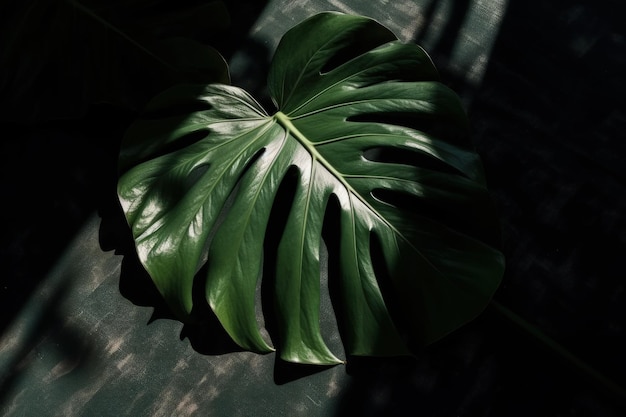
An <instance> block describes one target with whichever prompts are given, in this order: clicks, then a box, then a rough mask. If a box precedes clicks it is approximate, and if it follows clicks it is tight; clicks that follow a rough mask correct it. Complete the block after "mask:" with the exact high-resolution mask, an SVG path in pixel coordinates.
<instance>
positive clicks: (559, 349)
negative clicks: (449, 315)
mask: <svg viewBox="0 0 626 417" xmlns="http://www.w3.org/2000/svg"><path fill="white" fill-rule="evenodd" d="M490 307H491V308H492V309H493V310H494V311H496V312H497V313H499V314H501V315H502V316H504V317H505V318H507V319H508V320H510V321H511V322H513V323H514V324H515V325H517V326H518V327H519V328H521V329H522V330H524V331H525V332H526V333H528V334H530V335H531V336H533V337H534V338H535V339H536V340H538V341H539V342H541V343H542V344H543V345H545V346H546V347H547V348H548V349H550V350H551V351H552V352H553V353H555V354H556V355H558V356H559V357H561V358H562V359H564V360H565V361H566V362H567V363H569V364H570V365H572V366H573V367H574V368H576V370H578V371H579V372H581V373H582V374H583V375H586V376H587V377H589V378H590V379H591V380H592V381H593V382H594V383H596V384H597V385H599V386H600V387H602V388H604V389H606V390H607V391H608V392H609V393H610V394H611V395H613V396H614V397H615V398H616V399H617V400H618V402H619V404H620V406H621V407H626V390H625V389H624V388H623V387H621V386H620V385H618V384H616V383H615V382H613V381H612V380H610V379H609V378H607V377H606V376H605V375H603V374H602V373H600V372H599V371H598V370H596V369H595V368H593V367H592V366H590V365H589V364H588V363H586V362H584V361H583V360H582V359H580V358H579V357H577V356H576V355H574V354H573V353H572V352H570V351H569V350H567V349H566V348H565V347H564V346H562V345H560V344H559V343H557V342H556V341H555V340H554V339H552V338H550V337H549V336H547V335H546V334H545V333H543V332H542V331H541V330H540V329H538V328H537V327H536V326H533V325H532V324H531V323H529V322H528V321H526V320H524V319H523V318H522V317H520V316H519V315H517V314H516V313H514V312H513V311H511V310H509V309H508V308H507V307H505V306H503V305H502V304H500V303H498V302H497V301H495V300H492V301H491V303H490Z"/></svg>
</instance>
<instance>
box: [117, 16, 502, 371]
mask: <svg viewBox="0 0 626 417" xmlns="http://www.w3.org/2000/svg"><path fill="white" fill-rule="evenodd" d="M269 89H270V93H271V95H272V97H273V99H274V101H275V103H276V106H277V107H278V111H277V112H276V113H275V114H273V115H269V114H268V113H266V111H265V110H264V109H263V108H262V107H261V106H260V105H259V104H258V103H257V102H256V101H255V100H254V99H253V98H252V97H251V96H250V95H248V94H247V93H246V92H245V91H243V90H241V89H239V88H237V87H234V86H227V85H220V84H212V85H206V86H198V85H181V86H177V87H175V88H172V89H170V90H168V91H166V92H164V93H163V94H161V95H160V96H158V97H156V98H155V99H154V100H153V101H152V102H151V103H150V105H149V106H148V108H147V109H146V113H145V115H144V117H143V118H142V119H140V120H138V121H136V123H135V124H134V125H133V126H132V127H131V128H130V129H129V131H128V132H127V135H126V137H125V139H124V142H123V147H122V151H121V153H120V172H121V176H120V179H119V185H118V194H119V199H120V202H121V205H122V207H123V210H124V212H125V214H126V217H127V220H128V223H129V225H130V227H131V229H132V233H133V236H134V239H135V243H136V248H137V252H138V255H139V259H140V260H141V262H142V263H143V265H144V266H145V268H146V270H147V271H148V272H149V274H150V276H151V277H152V278H153V280H154V282H155V284H156V286H157V288H158V289H159V291H160V292H161V294H162V295H163V297H164V298H165V300H167V302H168V303H169V305H170V306H171V308H172V310H173V311H174V312H176V314H178V316H179V317H180V318H181V319H182V320H185V319H187V318H188V317H189V314H190V312H191V310H192V287H193V282H194V279H206V299H207V301H208V304H209V305H210V306H211V308H212V309H213V310H214V312H215V314H216V315H217V317H218V318H219V320H220V322H221V323H222V325H223V326H224V328H225V329H226V331H227V332H228V333H229V334H230V336H231V337H232V338H233V340H234V341H235V342H236V343H238V344H239V345H240V346H241V347H242V348H245V349H249V350H252V351H256V352H269V351H271V350H272V349H273V348H272V345H271V341H269V340H266V339H264V337H263V336H262V334H261V332H260V329H259V325H258V322H257V317H256V313H255V311H256V310H255V293H256V290H257V285H258V280H259V278H260V275H261V271H262V266H263V263H264V262H273V261H275V262H276V268H275V270H276V272H275V277H272V282H273V287H274V288H273V290H274V297H273V298H274V300H275V319H276V322H277V326H276V327H277V334H276V335H272V339H275V342H276V345H277V347H276V349H277V351H278V353H279V355H280V357H281V358H282V359H284V360H287V361H292V362H301V363H312V364H333V363H338V362H339V361H340V359H338V358H337V357H336V356H335V354H333V353H332V352H331V351H330V349H329V348H328V347H327V345H326V343H325V341H324V340H323V338H322V336H321V334H320V325H319V316H320V312H319V305H320V270H321V268H322V265H320V246H321V242H322V230H323V226H324V222H325V221H327V220H329V219H328V218H327V217H328V216H329V215H330V214H329V213H331V212H333V210H331V209H329V208H332V207H336V208H337V209H336V210H334V212H337V213H339V214H338V216H337V217H338V218H337V219H335V220H336V221H337V224H338V225H339V226H338V227H337V230H335V231H334V233H335V235H336V237H337V239H338V241H337V242H336V244H335V242H328V243H332V244H331V245H329V247H331V248H334V249H336V253H332V254H331V255H330V257H331V260H335V261H336V262H337V264H338V265H337V267H338V270H339V274H338V276H336V277H334V276H332V277H330V278H329V279H332V280H334V281H335V282H337V288H338V291H337V297H336V298H333V306H334V308H335V311H336V313H337V317H338V321H339V325H340V329H341V333H342V341H343V343H344V346H345V351H346V352H347V354H348V355H366V356H370V355H373V356H377V355H403V354H409V353H410V349H409V348H408V347H409V346H410V347H413V346H414V345H415V344H428V343H431V342H433V341H435V340H437V339H439V338H441V337H443V336H445V335H446V334H448V333H449V332H451V331H454V330H455V329H457V328H458V327H459V326H461V325H463V324H464V323H466V322H468V321H470V320H472V319H473V318H474V317H475V316H476V315H478V314H479V313H480V312H481V311H482V310H483V309H484V307H485V306H486V304H487V303H488V302H489V300H490V298H491V296H492V295H493V293H494V291H495V290H496V288H497V287H498V285H499V282H500V279H501V276H502V273H503V268H504V261H503V257H502V255H501V253H500V252H499V251H498V250H497V249H496V248H494V246H493V242H494V241H497V239H494V238H493V236H494V235H496V236H497V222H496V218H495V215H494V211H493V208H492V205H491V202H490V199H489V194H488V191H487V188H486V185H485V179H484V175H483V170H482V166H481V162H480V158H479V156H478V155H477V154H476V152H475V151H474V150H473V148H472V146H471V143H470V142H469V138H468V122H467V118H466V116H465V113H464V110H463V108H462V105H461V104H460V101H459V99H458V97H457V96H456V94H455V93H454V92H453V91H452V90H450V89H449V88H447V87H446V86H445V85H444V84H442V83H441V82H439V81H438V75H437V71H436V70H435V67H434V66H433V64H432V62H431V60H430V58H429V57H428V55H427V54H426V52H424V51H423V50H422V49H421V48H420V47H418V46H417V45H414V44H405V43H402V42H400V41H398V40H397V38H396V37H395V36H394V35H393V34H392V33H391V32H390V31H389V30H388V29H386V28H385V27H383V26H381V25H380V24H379V23H377V22H376V21H374V20H371V19H369V18H366V17H362V16H352V15H346V14H341V13H335V12H327V13H321V14H318V15H315V16H313V17H311V18H309V19H307V20H306V21H304V22H302V23H301V24H299V25H297V26H296V27H294V28H293V29H291V30H290V31H289V32H288V33H286V34H285V36H284V37H283V39H282V40H281V42H280V44H279V46H278V49H277V51H276V54H275V56H274V58H273V61H272V64H271V69H270V74H269ZM286 180H287V182H285V181H286ZM284 184H292V186H291V187H286V188H287V189H290V190H291V191H293V196H292V197H293V198H292V203H291V206H289V207H287V208H286V211H287V212H288V215H287V216H286V218H285V219H284V222H285V225H284V229H272V230H270V229H268V221H269V219H270V216H271V214H272V213H273V210H276V209H277V207H275V203H276V201H275V199H276V195H277V193H278V191H279V188H280V187H281V185H284ZM277 233H279V234H280V238H279V244H278V247H277V249H276V253H277V255H276V259H271V260H270V259H264V244H265V241H266V236H268V235H275V234H277ZM331 235H332V232H331ZM330 238H332V237H330ZM203 266H206V269H202V271H203V274H202V276H199V277H197V278H196V274H197V272H198V271H200V270H201V268H202V267H203ZM263 278H268V277H263Z"/></svg>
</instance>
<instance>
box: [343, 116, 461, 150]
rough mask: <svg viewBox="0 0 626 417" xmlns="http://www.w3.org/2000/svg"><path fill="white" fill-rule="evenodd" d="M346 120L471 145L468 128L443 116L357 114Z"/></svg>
mask: <svg viewBox="0 0 626 417" xmlns="http://www.w3.org/2000/svg"><path fill="white" fill-rule="evenodd" d="M346 120H347V121H348V122H356V123H376V124H386V125H394V126H400V127H406V128H409V129H412V130H417V131H420V132H423V133H425V134H427V135H430V136H433V137H435V138H437V139H442V140H445V141H447V142H450V143H453V144H456V145H460V146H463V147H466V146H467V145H468V144H469V143H468V135H467V130H466V128H465V127H462V126H458V125H455V123H454V122H452V121H451V120H449V119H446V118H445V117H443V116H442V115H426V114H420V113H415V112H389V113H387V112H385V113H382V112H380V113H362V114H357V115H353V116H350V117H348V118H347V119H346Z"/></svg>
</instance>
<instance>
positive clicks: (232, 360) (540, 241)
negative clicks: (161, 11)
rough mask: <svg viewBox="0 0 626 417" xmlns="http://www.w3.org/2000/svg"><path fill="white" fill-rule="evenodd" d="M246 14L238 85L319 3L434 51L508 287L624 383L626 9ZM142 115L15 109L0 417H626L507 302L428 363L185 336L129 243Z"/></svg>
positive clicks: (532, 316) (604, 5)
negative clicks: (130, 137) (472, 156)
mask: <svg viewBox="0 0 626 417" xmlns="http://www.w3.org/2000/svg"><path fill="white" fill-rule="evenodd" d="M240 3H241V4H242V5H245V4H248V3H247V2H240ZM248 6H249V4H248ZM242 7H243V6H242ZM241 10H242V11H243V12H246V13H252V14H253V15H251V23H250V24H251V26H250V28H249V29H250V31H249V36H248V37H243V36H242V37H241V38H238V39H237V40H236V43H237V48H235V49H234V50H233V53H232V54H231V55H229V57H228V59H229V62H230V64H231V69H232V74H233V83H234V84H236V85H239V86H242V87H244V88H246V89H248V90H250V91H251V92H253V93H254V94H255V95H257V96H259V97H263V96H264V94H265V92H264V89H263V84H264V80H265V74H266V72H267V67H268V65H269V60H270V57H271V54H272V51H273V49H274V48H275V46H276V44H277V41H278V39H279V38H280V36H281V35H282V34H283V33H284V31H286V30H287V29H288V28H290V27H291V26H293V25H295V24H297V23H298V22H299V21H300V20H301V19H303V18H305V17H308V16H309V15H311V14H313V13H315V12H317V11H322V10H341V11H345V12H349V13H359V14H365V15H368V16H370V17H373V18H376V19H377V20H379V21H380V22H381V23H383V24H385V25H386V26H388V27H389V28H391V29H392V30H393V31H394V32H395V33H396V34H397V35H398V36H399V37H400V38H401V39H403V40H406V41H415V42H417V43H419V44H421V45H422V46H423V47H424V48H425V49H426V50H427V51H428V52H429V53H430V54H431V56H432V57H433V60H434V61H435V64H436V65H437V67H438V68H439V69H440V71H441V74H442V78H443V79H444V81H445V82H446V83H448V84H449V85H450V86H451V87H453V88H454V89H455V90H456V91H458V92H459V94H460V95H461V96H462V98H463V100H464V103H465V104H466V108H467V110H468V113H469V115H470V118H471V122H472V129H473V132H472V137H473V140H474V142H475V144H476V147H477V149H478V151H479V152H480V154H481V155H482V157H483V160H484V163H485V167H486V171H487V178H488V182H489V186H490V190H491V193H492V196H493V199H494V202H495V204H496V206H497V208H498V212H499V214H500V222H501V226H502V245H503V251H504V253H505V255H506V257H507V271H506V274H505V277H504V281H503V284H502V286H501V288H500V290H499V291H498V293H497V294H496V297H495V300H496V301H497V302H498V303H500V304H501V305H504V306H506V307H507V308H509V309H510V310H511V311H513V312H515V313H516V314H518V315H519V316H520V317H523V318H524V319H525V320H527V321H528V322H529V323H530V324H532V325H534V326H536V327H537V328H538V329H540V331H541V332H543V333H544V334H545V335H546V336H547V337H549V338H551V339H552V340H554V341H556V342H557V343H559V344H561V345H562V346H564V347H565V348H567V349H568V351H569V352H570V353H572V354H573V355H575V356H576V357H577V358H579V359H581V360H582V361H584V362H585V364H587V365H589V366H590V367H592V368H593V369H594V370H596V371H597V372H599V373H601V374H602V375H604V376H605V377H606V378H608V379H610V380H612V381H614V382H615V383H616V384H618V385H621V386H622V387H624V386H626V360H625V359H624V357H623V352H625V351H626V334H625V330H624V326H625V324H626V293H625V284H624V283H625V277H626V274H625V273H624V272H623V267H622V260H623V258H624V256H625V254H626V220H625V219H626V216H625V213H626V197H624V196H625V195H626V193H625V191H626V186H625V184H626V168H625V165H624V159H625V158H626V143H625V135H624V133H623V132H624V130H625V129H626V106H625V97H626V85H625V81H624V80H625V76H624V74H626V33H625V30H624V26H623V22H622V20H623V16H624V11H625V10H624V6H622V2H620V1H610V0H597V1H594V2H591V1H585V2H576V3H572V2H568V1H565V0H552V1H543V2H542V1H535V0H533V1H526V2H523V1H513V0H509V1H506V0H490V1H487V0H485V1H457V2H452V1H448V2H445V1H444V2H436V1H426V0H424V1H395V2H394V1H374V2H359V1H349V0H342V1H339V0H338V1H328V2H325V1H308V2H307V1H303V0H297V1H273V2H270V3H269V4H268V5H267V7H266V8H264V9H262V10H260V11H259V10H256V9H254V8H252V7H249V8H248V9H245V8H242V9H241ZM255 10H256V11H255ZM253 11H254V13H253ZM246 30H248V28H246ZM26 99H27V98H25V100H26ZM125 117H126V115H124V114H123V113H118V112H116V111H115V110H113V109H106V108H104V109H103V108H95V109H92V110H91V111H90V112H89V113H88V114H87V115H86V116H85V118H83V119H81V120H80V121H79V122H75V123H72V124H69V123H67V122H64V121H56V122H47V123H43V124H37V125H33V124H26V125H24V124H17V123H12V121H11V120H5V119H3V132H4V134H3V137H4V139H3V141H2V144H1V146H2V148H1V149H2V156H3V164H2V168H0V169H1V170H2V171H1V172H2V184H3V194H4V197H5V198H4V199H3V201H4V203H3V206H4V208H3V213H4V216H3V220H4V227H3V234H2V247H1V248H0V249H1V252H0V256H1V261H2V267H3V270H4V272H3V274H2V275H3V278H2V287H0V295H1V297H2V298H1V299H0V308H1V311H2V317H3V319H2V327H0V331H1V333H0V410H1V412H0V414H2V415H3V416H23V415H26V416H57V415H58V416H124V415H128V416H196V415H197V416H209V415H210V416H318V415H319V416H343V415H361V416H391V415H398V416H524V417H526V416H555V417H556V416H572V417H573V416H598V417H613V416H622V415H625V413H626V408H625V407H626V401H625V398H624V397H623V395H622V396H620V394H619V393H617V394H616V393H615V392H611V391H610V389H609V388H607V386H604V385H602V384H599V383H598V382H597V381H596V380H594V379H593V378H592V377H590V376H589V374H588V373H585V372H583V371H581V369H580V367H576V366H573V364H572V362H571V361H569V360H566V359H565V358H564V356H563V355H562V354H556V353H554V351H553V350H551V349H549V348H548V347H546V346H545V345H544V344H543V343H541V342H539V341H537V340H536V339H534V338H533V337H532V336H530V335H529V334H528V333H527V332H525V331H523V330H520V328H519V327H518V326H516V325H514V324H513V323H512V322H511V321H510V320H508V319H506V318H504V317H503V316H502V315H501V314H499V313H498V312H497V311H495V310H494V309H492V308H489V309H487V310H486V311H485V313H484V314H483V315H481V316H480V317H479V318H478V319H476V320H475V321H473V322H472V323H470V324H468V325H467V326H465V327H463V328H462V329H460V330H459V331H457V332H455V333H454V334H452V335H450V336H449V337H447V338H446V339H444V340H442V341H441V342H439V343H437V344H435V345H433V346H430V347H429V348H428V349H425V350H424V352H423V353H422V354H421V355H420V356H419V357H418V358H417V359H416V360H375V359H371V360H365V359H363V360H360V361H355V362H353V363H351V364H349V365H348V366H337V367H334V368H328V369H323V370H319V369H311V368H301V367H297V366H290V365H287V364H282V363H279V362H277V361H276V360H275V357H274V355H273V354H271V355H266V356H259V355H255V354H251V353H242V352H233V351H232V349H231V347H229V346H228V344H226V343H224V340H223V335H222V334H220V332H219V331H215V332H211V331H209V330H205V331H204V333H203V332H201V331H198V330H193V329H192V330H185V331H184V329H183V327H182V325H181V324H180V323H178V322H176V321H174V320H171V319H170V318H169V317H168V315H167V313H166V312H165V311H164V309H163V307H162V306H161V305H160V304H159V302H158V297H156V296H155V294H154V292H153V291H154V290H153V288H152V287H151V286H150V283H149V281H148V280H147V278H146V277H145V275H142V274H141V273H140V270H139V268H138V267H137V264H136V262H135V261H134V260H133V259H132V256H130V255H128V252H127V251H125V248H126V249H127V244H128V242H127V240H126V239H125V236H124V233H123V230H124V229H123V227H122V226H121V225H120V221H121V219H120V217H119V211H118V210H117V207H116V205H115V191H114V190H115V188H114V187H115V158H116V152H117V143H116V141H115V140H111V138H118V137H119V133H120V132H121V131H122V130H123V128H124V126H125V125H126V123H127V122H128V121H129V120H127V119H125ZM113 121H117V122H113ZM26 173H28V175H26ZM324 308H325V309H329V306H328V305H327V304H325V305H324ZM331 347H332V348H335V349H340V345H339V342H338V340H336V339H333V340H331Z"/></svg>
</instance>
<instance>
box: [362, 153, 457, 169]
mask: <svg viewBox="0 0 626 417" xmlns="http://www.w3.org/2000/svg"><path fill="white" fill-rule="evenodd" d="M363 157H364V158H365V159H367V160H369V161H372V162H382V163H389V164H401V165H410V166H414V167H416V168H420V169H428V170H431V171H437V172H442V173H446V174H456V175H464V174H463V173H462V172H461V171H459V170H458V169H456V168H455V167H453V166H451V165H448V164H446V163H445V162H443V161H442V160H440V159H439V158H436V157H435V156H433V155H430V154H428V153H426V152H421V151H418V150H409V149H406V148H404V149H400V148H394V147H391V146H377V147H374V148H369V149H366V150H365V152H363Z"/></svg>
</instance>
